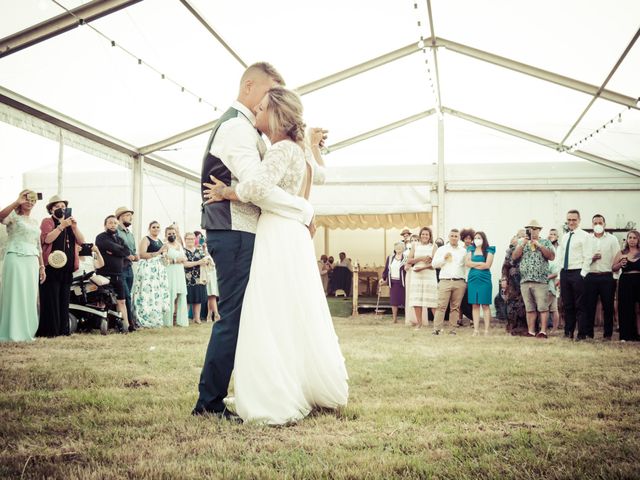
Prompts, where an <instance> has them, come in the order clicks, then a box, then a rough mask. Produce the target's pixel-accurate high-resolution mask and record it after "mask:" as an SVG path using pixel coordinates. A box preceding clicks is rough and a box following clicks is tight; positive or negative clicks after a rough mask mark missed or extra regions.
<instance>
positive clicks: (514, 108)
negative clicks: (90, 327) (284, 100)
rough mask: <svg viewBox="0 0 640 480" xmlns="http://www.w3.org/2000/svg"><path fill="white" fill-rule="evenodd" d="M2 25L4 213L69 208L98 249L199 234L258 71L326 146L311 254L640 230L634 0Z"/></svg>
mask: <svg viewBox="0 0 640 480" xmlns="http://www.w3.org/2000/svg"><path fill="white" fill-rule="evenodd" d="M0 7H1V11H2V15H0V158H1V159H2V166H3V168H2V171H1V172H0V203H2V204H3V205H4V204H7V203H9V202H10V201H12V200H13V198H14V197H15V195H16V194H17V193H18V192H19V191H20V189H21V188H22V187H23V186H29V187H30V188H34V189H36V190H38V191H42V192H43V193H44V195H45V197H48V196H50V195H53V194H55V193H58V192H59V193H62V194H63V195H64V196H66V197H67V198H68V199H69V200H70V201H71V203H72V204H73V206H74V213H75V216H77V217H78V218H79V219H81V221H82V222H83V223H82V224H83V225H84V227H83V228H84V230H85V232H86V233H88V234H89V236H92V235H95V234H96V233H98V232H99V231H100V229H101V224H102V219H103V218H104V216H105V215H106V214H107V213H111V212H113V211H114V210H115V208H116V207H118V206H120V205H131V206H132V207H133V208H134V209H135V210H136V212H137V215H136V220H137V224H136V227H137V232H136V233H137V234H138V235H142V234H143V232H144V229H145V227H146V223H148V222H149V221H150V220H152V219H158V220H160V221H161V223H163V224H167V223H169V222H171V221H177V222H178V223H180V224H182V225H185V228H188V229H193V228H197V224H198V221H199V203H200V200H199V193H198V191H199V186H198V183H199V168H200V161H201V158H202V154H203V150H204V146H205V143H206V139H207V136H208V131H209V130H210V128H211V126H212V125H213V122H214V121H215V119H216V118H217V116H218V115H219V113H220V112H221V111H223V110H224V109H225V108H226V106H227V105H228V104H229V103H230V102H231V100H232V99H233V98H235V95H236V89H237V82H238V79H239V77H240V75H241V73H242V71H243V69H244V68H245V66H246V65H248V64H251V63H253V62H254V61H260V60H267V61H269V62H271V63H273V64H274V65H275V66H276V67H277V68H278V69H279V70H280V71H281V72H282V74H283V75H284V77H285V79H286V80H287V84H288V85H289V86H290V87H293V88H297V90H298V92H299V93H300V94H301V95H302V96H303V101H304V104H305V113H306V118H307V121H308V123H309V124H310V125H321V126H324V127H326V128H328V129H329V130H330V141H329V143H328V148H327V153H326V156H325V158H326V163H327V165H328V167H329V173H328V184H327V185H325V186H321V187H317V188H316V189H315V190H314V192H313V195H312V200H313V202H314V204H315V206H316V212H317V214H318V223H319V224H320V225H323V226H325V228H324V230H325V231H324V232H323V231H322V230H323V229H320V234H319V235H318V236H317V237H316V247H317V250H318V252H319V253H320V252H321V251H322V250H327V251H329V253H332V254H334V255H335V254H336V253H337V251H339V250H348V251H350V252H353V255H352V256H354V257H356V258H358V259H360V260H361V262H362V263H365V262H366V263H376V262H377V263H378V264H379V263H381V262H382V260H383V255H384V251H383V250H382V246H381V245H383V243H384V244H386V243H387V241H393V240H394V239H396V238H397V231H398V228H401V227H404V226H408V227H412V228H414V227H418V226H419V225H423V224H425V223H427V224H430V223H433V225H434V228H435V230H436V231H437V232H438V235H441V236H443V235H445V234H446V230H447V229H448V228H450V227H454V226H455V227H462V226H464V225H473V226H474V227H476V228H478V229H483V230H485V231H486V232H487V234H488V236H489V239H490V240H492V243H496V244H497V245H498V246H504V245H506V242H507V241H508V239H509V237H510V236H511V235H512V234H513V232H514V231H515V230H516V229H517V228H518V227H519V226H521V225H523V223H525V222H527V221H528V220H530V219H531V218H537V219H538V220H539V221H540V222H541V223H542V224H543V225H544V226H545V227H551V226H555V227H561V226H562V223H563V221H564V213H565V212H566V210H567V209H569V208H579V209H580V210H582V211H583V212H584V213H583V217H584V222H583V223H586V224H587V225H588V223H589V219H590V217H591V215H592V214H593V213H595V212H596V211H598V212H601V213H603V214H605V215H606V216H607V219H608V223H609V226H611V227H620V228H624V227H626V226H627V223H629V222H631V223H632V222H634V221H640V216H639V215H638V205H640V111H639V110H640V109H639V105H638V99H639V97H640V46H639V45H638V43H639V42H637V40H638V37H639V36H640V20H639V19H640V3H639V2H637V1H635V0H617V1H614V2H604V1H601V0H590V1H583V0H562V1H551V0H541V1H538V2H534V3H522V2H512V1H508V0H487V1H485V2H478V1H477V0H448V1H445V0H399V1H382V0H368V1H365V0H352V1H350V2H341V1H337V0H325V1H324V2H321V3H307V2H299V1H294V0H277V1H273V2H258V1H247V2H231V1H227V2H220V1H219V2H211V1H207V0H146V1H141V0H93V1H81V0H0ZM40 213H41V214H42V216H44V210H43V209H42V211H40ZM363 228H367V230H361V231H360V233H354V232H353V231H352V230H348V229H363ZM330 229H332V230H331V234H330V235H329V233H328V232H329V230H330ZM334 229H335V230H334ZM329 237H330V238H329ZM363 239H367V241H363ZM383 240H384V241H383ZM498 268H499V267H498ZM496 273H497V272H496Z"/></svg>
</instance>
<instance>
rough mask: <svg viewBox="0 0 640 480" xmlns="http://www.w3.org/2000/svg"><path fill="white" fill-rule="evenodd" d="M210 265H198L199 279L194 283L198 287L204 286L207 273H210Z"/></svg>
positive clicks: (206, 281) (206, 280)
mask: <svg viewBox="0 0 640 480" xmlns="http://www.w3.org/2000/svg"><path fill="white" fill-rule="evenodd" d="M211 268H212V266H211V264H210V263H209V262H208V261H207V263H205V264H204V265H200V278H198V281H197V282H196V283H197V284H198V285H206V284H207V283H209V282H208V278H209V273H210V272H211Z"/></svg>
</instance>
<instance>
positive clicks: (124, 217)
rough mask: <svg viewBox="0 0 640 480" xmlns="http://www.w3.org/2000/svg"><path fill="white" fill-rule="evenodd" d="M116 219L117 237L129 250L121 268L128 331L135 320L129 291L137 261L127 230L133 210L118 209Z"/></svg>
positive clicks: (131, 286) (130, 236)
mask: <svg viewBox="0 0 640 480" xmlns="http://www.w3.org/2000/svg"><path fill="white" fill-rule="evenodd" d="M116 218H117V219H118V236H119V237H120V238H121V239H122V240H123V241H124V244H125V245H126V246H127V248H128V249H129V252H131V253H130V255H129V256H128V257H125V258H124V265H123V268H122V283H123V285H124V297H125V303H126V305H127V317H128V319H129V331H130V332H133V331H134V330H136V328H137V325H136V318H135V315H134V314H133V308H132V303H131V289H132V288H133V268H132V266H131V265H132V263H133V262H137V261H138V260H139V258H138V256H137V255H136V239H135V238H134V237H133V233H131V230H129V227H130V226H131V221H132V220H133V210H131V209H128V208H127V207H120V208H118V209H117V210H116Z"/></svg>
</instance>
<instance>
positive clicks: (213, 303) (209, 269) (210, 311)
mask: <svg viewBox="0 0 640 480" xmlns="http://www.w3.org/2000/svg"><path fill="white" fill-rule="evenodd" d="M205 253H206V260H207V265H206V268H205V272H206V277H207V317H206V319H205V322H217V321H218V320H220V312H219V311H218V298H219V297H220V290H219V289H218V273H217V271H216V263H215V262H214V261H213V258H212V257H211V255H210V254H209V252H207V251H206V250H205Z"/></svg>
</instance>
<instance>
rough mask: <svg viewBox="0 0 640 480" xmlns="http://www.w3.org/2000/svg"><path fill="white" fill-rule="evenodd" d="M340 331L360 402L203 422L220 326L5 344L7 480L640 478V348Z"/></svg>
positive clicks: (369, 326) (3, 459) (377, 323)
mask: <svg viewBox="0 0 640 480" xmlns="http://www.w3.org/2000/svg"><path fill="white" fill-rule="evenodd" d="M389 322H390V319H389V317H388V316H378V318H377V319H374V317H373V316H370V315H368V316H361V317H360V318H359V319H355V320H351V319H336V328H337V331H338V334H339V336H340V339H341V344H342V348H343V352H344V355H345V357H346V359H347V365H348V369H349V374H350V377H351V378H350V388H351V395H350V403H349V405H348V406H347V407H346V408H345V409H344V410H342V411H340V412H334V413H322V414H316V415H313V416H311V417H309V418H307V419H306V420H304V421H302V422H300V423H299V424H297V425H295V426H290V427H275V428H274V427H264V426H256V425H250V426H244V425H231V424H228V423H225V422H222V421H218V420H215V419H212V418H194V417H191V416H190V410H191V408H192V407H193V404H194V402H195V399H196V393H197V392H196V390H197V388H196V385H197V381H198V377H199V373H200V366H201V363H202V359H203V355H204V351H205V346H206V344H207V342H208V339H209V333H210V325H201V326H191V327H189V328H186V329H177V328H175V329H172V330H169V329H162V330H154V331H143V332H139V333H136V334H132V335H127V336H120V335H109V336H107V337H101V336H99V335H75V336H73V337H70V338H60V339H51V340H49V339H39V340H37V341H36V342H35V343H31V344H12V345H8V344H2V345H0V419H1V420H0V439H1V440H2V442H1V447H0V448H1V452H0V477H3V478H20V477H21V476H22V477H23V478H64V479H109V478H152V479H155V478H158V479H177V478H186V479H202V478H230V479H231V478H305V479H306V478H339V479H355V478H371V479H374V478H415V479H418V478H451V479H476V478H524V479H538V478H557V479H561V478H562V479H576V478H621V479H622V478H640V467H639V465H640V433H639V428H640V427H639V425H640V388H639V387H640V376H639V375H638V371H639V366H640V349H639V348H638V346H637V345H633V344H620V343H617V342H614V343H611V344H603V343H601V342H594V343H579V344H575V343H570V342H566V341H564V340H563V339H560V338H551V339H549V340H548V341H542V340H536V339H527V338H521V337H520V338H515V337H510V336H506V335H504V334H502V333H501V332H498V330H497V329H496V330H495V332H494V335H493V336H491V337H489V338H483V337H480V338H472V337H471V336H470V334H471V329H470V328H464V329H461V330H460V333H459V334H458V335H457V336H449V335H446V336H440V337H433V336H431V335H430V333H429V332H428V331H426V330H424V329H423V331H414V330H412V329H408V328H406V327H404V326H400V325H391V324H390V323H389Z"/></svg>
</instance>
